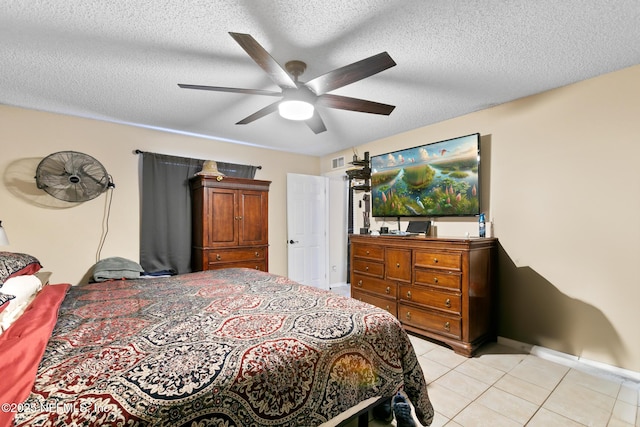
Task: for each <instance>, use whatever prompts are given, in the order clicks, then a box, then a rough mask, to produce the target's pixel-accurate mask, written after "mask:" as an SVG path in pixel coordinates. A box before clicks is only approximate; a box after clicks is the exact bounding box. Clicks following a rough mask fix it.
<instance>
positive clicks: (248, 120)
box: [236, 101, 280, 125]
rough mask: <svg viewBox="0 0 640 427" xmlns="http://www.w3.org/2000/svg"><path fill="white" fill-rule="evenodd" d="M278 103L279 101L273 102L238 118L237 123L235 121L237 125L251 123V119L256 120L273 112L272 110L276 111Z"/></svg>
mask: <svg viewBox="0 0 640 427" xmlns="http://www.w3.org/2000/svg"><path fill="white" fill-rule="evenodd" d="M279 103H280V101H277V102H274V103H273V104H269V105H267V106H266V107H264V108H262V109H260V110H258V111H256V112H255V113H253V114H251V115H250V116H247V117H245V118H244V119H242V120H240V121H239V122H238V123H236V124H237V125H246V124H247V123H251V122H253V121H256V120H258V119H260V118H262V117H264V116H266V115H268V114H271V113H273V112H274V111H276V110H277V109H278V104H279Z"/></svg>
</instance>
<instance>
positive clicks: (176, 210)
mask: <svg viewBox="0 0 640 427" xmlns="http://www.w3.org/2000/svg"><path fill="white" fill-rule="evenodd" d="M138 153H140V154H142V183H141V192H142V194H141V224H140V265H142V268H143V269H144V271H145V272H147V273H157V272H163V271H173V272H175V273H179V274H182V273H188V272H190V271H192V270H191V192H190V189H189V179H190V178H192V177H193V176H194V175H195V174H196V173H197V172H199V171H200V170H201V169H202V164H203V163H204V160H200V159H190V158H185V157H176V156H169V155H165V154H157V153H146V152H139V151H138ZM217 165H218V170H219V171H220V172H222V173H223V174H225V175H227V176H233V177H238V178H250V179H253V178H254V177H255V173H256V169H258V168H260V167H259V166H248V165H238V164H234V163H223V162H217Z"/></svg>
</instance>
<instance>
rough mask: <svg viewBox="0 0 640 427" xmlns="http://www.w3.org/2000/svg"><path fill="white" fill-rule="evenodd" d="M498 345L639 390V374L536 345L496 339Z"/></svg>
mask: <svg viewBox="0 0 640 427" xmlns="http://www.w3.org/2000/svg"><path fill="white" fill-rule="evenodd" d="M498 343H499V344H502V345H505V346H507V347H511V348H515V349H518V350H522V351H523V352H526V353H529V354H532V355H534V356H538V357H539V358H541V359H545V360H549V361H551V362H555V363H559V364H561V365H565V366H569V367H571V368H575V369H577V370H579V371H582V372H587V373H590V374H593V375H599V376H604V377H607V378H610V379H613V380H619V381H630V382H633V383H635V386H636V387H637V388H638V389H639V390H640V372H635V371H631V370H628V369H623V368H619V367H617V366H613V365H608V364H606V363H602V362H596V361H594V360H589V359H585V358H582V357H579V356H573V355H571V354H567V353H562V352H559V351H556V350H552V349H550V348H546V347H541V346H538V345H531V344H526V343H523V342H520V341H516V340H512V339H510V338H504V337H498Z"/></svg>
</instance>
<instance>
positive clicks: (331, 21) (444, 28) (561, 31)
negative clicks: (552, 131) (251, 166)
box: [0, 0, 640, 155]
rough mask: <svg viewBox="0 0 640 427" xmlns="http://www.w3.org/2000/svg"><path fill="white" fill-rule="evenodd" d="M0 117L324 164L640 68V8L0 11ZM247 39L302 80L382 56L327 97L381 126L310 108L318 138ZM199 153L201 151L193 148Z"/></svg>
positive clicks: (624, 4)
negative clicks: (267, 110)
mask: <svg viewBox="0 0 640 427" xmlns="http://www.w3.org/2000/svg"><path fill="white" fill-rule="evenodd" d="M0 6H1V9H0V40H1V42H0V58H2V60H1V64H2V65H1V66H0V70H1V71H0V103H3V104H7V105H13V106H19V107H25V108H30V109H36V110H43V111H50V112H56V113H62V114H69V115H74V116H81V117H88V118H94V119H98V120H106V121H111V122H118V123H127V124H132V125H138V126H145V127H152V128H159V129H165V130H168V131H175V132H183V133H188V134H193V135H199V136H205V137H211V138H214V139H222V140H229V141H232V142H238V143H245V144H250V145H257V146H263V147H271V148H273V149H276V150H284V151H290V152H296V153H305V154H310V155H324V154H328V153H332V152H335V151H338V150H341V149H344V148H349V147H353V146H355V145H358V144H363V143H366V142H369V141H373V140H376V139H380V138H384V137H387V136H389V135H393V134H397V133H400V132H404V131H408V130H411V129H415V128H419V127H422V126H426V125H429V124H432V123H436V122H439V121H442V120H446V119H449V118H452V117H457V116H460V115H463V114H466V113H469V112H472V111H477V110H481V109H484V108H487V107H490V106H493V105H497V104H501V103H504V102H508V101H510V100H514V99H517V98H521V97H524V96H528V95H532V94H535V93H539V92H542V91H546V90H549V89H553V88H556V87H560V86H564V85H567V84H570V83H574V82H577V81H580V80H584V79H587V78H591V77H595V76H598V75H600V74H604V73H607V72H611V71H615V70H619V69H622V68H625V67H628V66H632V65H635V64H638V63H640V3H639V2H638V0H617V1H613V0H610V1H606V0H598V1H589V0H562V1H558V0H536V1H531V0H512V1H507V0H503V1H499V0H439V1H428V0H396V1H391V0H367V1H361V0H357V1H356V0H354V1H345V0H321V1H316V0H307V1H289V0H272V1H257V0H235V1H233V0H223V1H220V0H206V1H205V0H163V1H144V0H67V1H56V0H31V1H25V0H15V1H14V0H9V1H7V0H0ZM230 31H231V32H239V33H248V34H251V35H252V36H253V37H254V38H255V39H256V40H257V41H258V42H259V43H260V44H261V45H262V46H263V47H264V48H265V49H266V50H267V51H269V53H270V54H271V56H272V57H273V58H274V59H275V60H276V61H278V62H279V63H280V64H284V63H285V62H287V61H289V60H292V59H298V60H302V61H305V62H306V63H307V64H308V67H307V70H306V72H305V73H304V75H303V76H301V77H300V80H301V81H308V80H311V79H312V78H314V77H317V76H319V75H321V74H324V73H326V72H328V71H331V70H333V69H335V68H339V67H342V66H345V65H348V64H350V63H352V62H355V61H358V60H361V59H364V58H366V57H369V56H371V55H374V54H377V53H380V52H383V51H387V52H388V53H389V54H390V55H391V57H392V58H393V59H394V60H395V62H396V63H397V66H395V67H393V68H390V69H388V70H385V71H383V72H381V73H379V74H376V75H374V76H372V77H369V78H367V79H365V80H361V81H359V82H356V83H353V84H351V85H348V86H346V87H343V88H340V89H337V90H335V91H333V92H332V93H335V94H340V95H346V96H351V97H356V98H363V99H368V100H372V101H377V102H382V103H385V104H392V105H395V106H396V109H395V110H394V111H393V113H392V114H391V115H390V116H379V115H373V114H364V113H357V112H351V111H344V110H336V109H324V108H321V109H320V114H321V116H322V118H323V119H324V122H325V124H326V127H327V129H328V131H326V132H323V133H320V134H318V135H316V134H314V133H313V132H311V130H310V129H309V128H308V127H307V126H306V125H305V124H304V123H300V122H292V121H287V120H285V119H283V118H281V117H279V116H278V115H277V114H276V113H274V114H270V115H268V116H266V117H263V118H261V119H259V120H257V121H255V122H253V123H250V124H247V125H236V124H235V123H236V122H237V121H239V120H241V119H243V118H245V117H246V116H248V115H249V114H252V113H253V112H255V111H257V110H259V109H260V108H262V107H264V106H266V105H268V104H270V103H272V102H273V101H274V98H272V97H264V96H258V95H245V94H235V93H222V92H210V91H196V90H187V89H180V88H178V86H177V83H189V84H201V85H212V86H230V87H239V88H252V89H266V90H279V89H278V87H277V86H276V85H275V84H274V83H273V82H272V81H271V80H270V79H269V78H268V76H267V75H266V73H265V72H264V71H263V70H262V69H261V68H260V67H259V66H258V65H257V64H256V63H255V62H254V61H253V60H251V58H250V57H249V56H248V55H247V54H246V53H245V51H244V50H243V49H242V48H241V47H240V46H239V45H238V44H237V43H236V42H235V41H234V40H233V39H232V38H231V37H230V36H229V34H228V33H229V32H230ZM203 143H205V144H206V143H207V141H203Z"/></svg>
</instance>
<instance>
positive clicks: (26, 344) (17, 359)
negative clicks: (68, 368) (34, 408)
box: [0, 284, 71, 426]
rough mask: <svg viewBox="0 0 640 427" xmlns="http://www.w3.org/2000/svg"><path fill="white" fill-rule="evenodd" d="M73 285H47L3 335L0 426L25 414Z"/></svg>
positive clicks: (1, 344)
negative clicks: (26, 403) (20, 414)
mask: <svg viewBox="0 0 640 427" xmlns="http://www.w3.org/2000/svg"><path fill="white" fill-rule="evenodd" d="M70 286H71V285H67V284H65V285H47V286H45V287H44V288H43V289H42V291H40V293H39V294H38V295H37V296H36V298H35V299H34V300H33V302H32V303H31V304H30V305H29V307H27V309H26V311H25V312H24V313H23V314H22V316H21V317H20V318H19V319H18V320H16V322H15V323H14V324H13V325H11V327H10V328H9V329H7V330H6V331H5V332H4V333H3V334H2V335H0V405H1V407H0V426H8V425H10V424H11V421H12V420H13V417H14V415H15V414H16V412H18V411H19V410H23V409H24V408H23V405H22V402H24V400H25V399H26V398H27V396H29V392H30V391H31V387H32V386H33V381H34V379H35V376H36V372H37V370H38V365H39V364H40V359H41V358H42V354H43V353H44V349H45V347H46V345H47V341H49V337H50V336H51V331H52V330H53V327H54V326H55V324H56V320H57V319H58V308H59V307H60V303H62V300H63V299H64V297H65V294H66V293H67V290H68V289H69V288H70Z"/></svg>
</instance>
